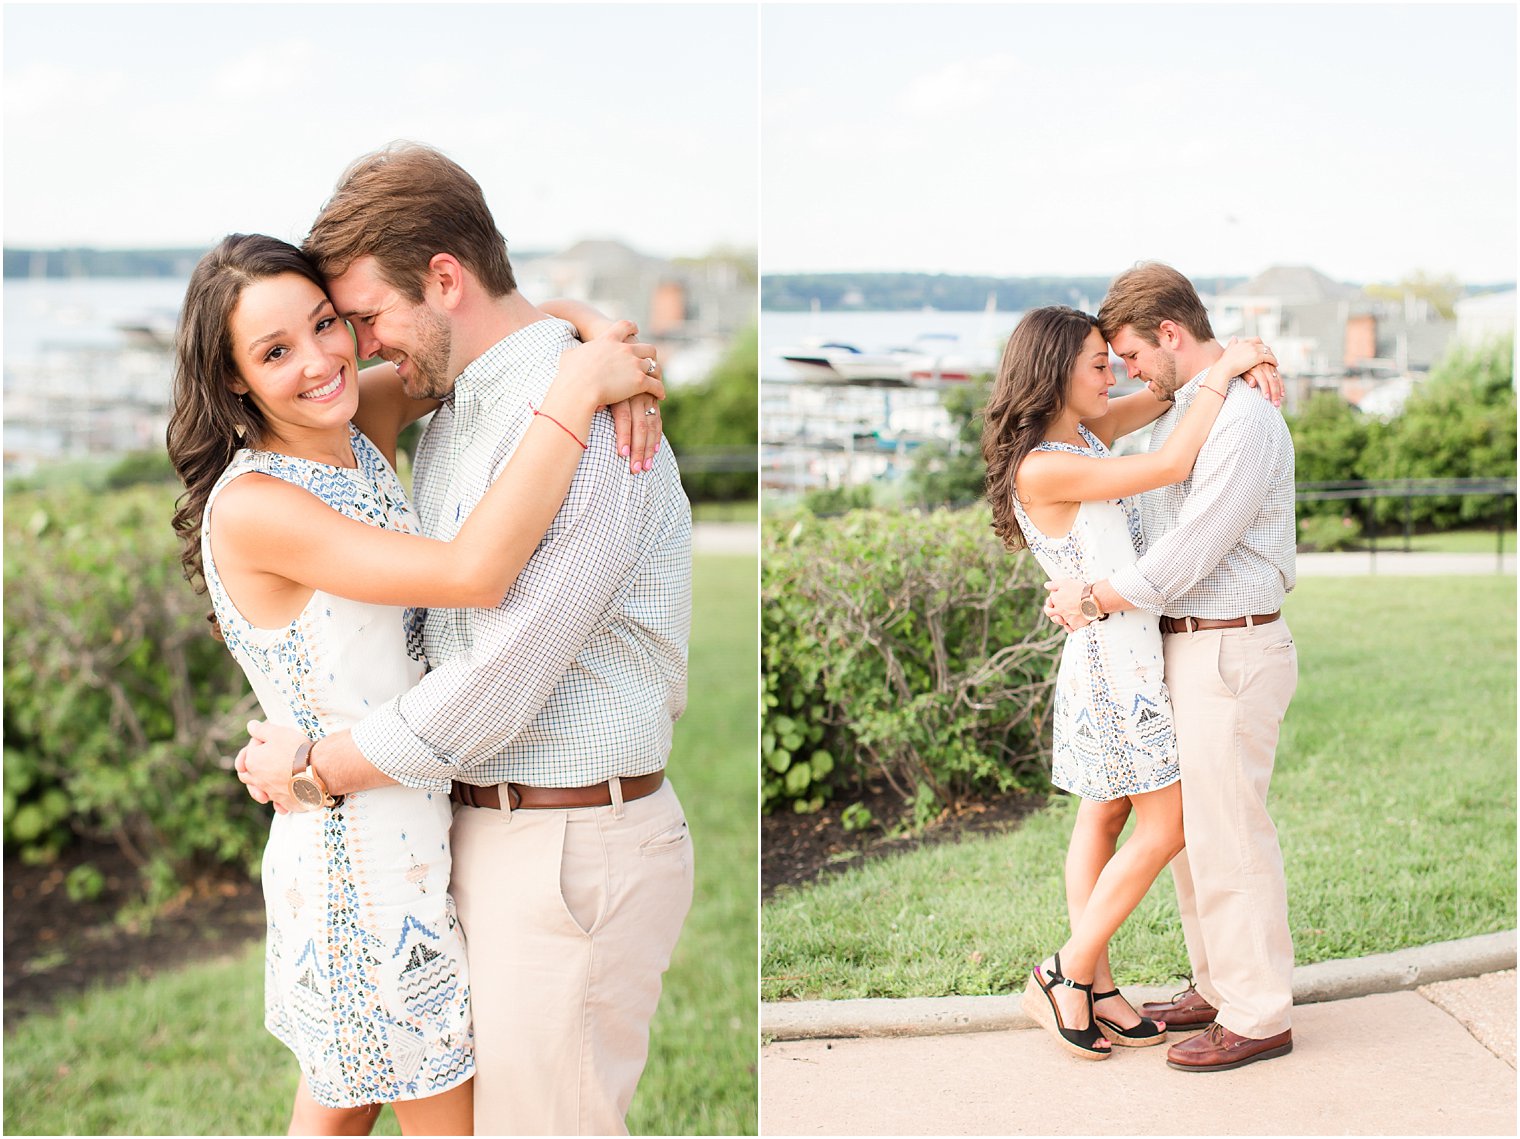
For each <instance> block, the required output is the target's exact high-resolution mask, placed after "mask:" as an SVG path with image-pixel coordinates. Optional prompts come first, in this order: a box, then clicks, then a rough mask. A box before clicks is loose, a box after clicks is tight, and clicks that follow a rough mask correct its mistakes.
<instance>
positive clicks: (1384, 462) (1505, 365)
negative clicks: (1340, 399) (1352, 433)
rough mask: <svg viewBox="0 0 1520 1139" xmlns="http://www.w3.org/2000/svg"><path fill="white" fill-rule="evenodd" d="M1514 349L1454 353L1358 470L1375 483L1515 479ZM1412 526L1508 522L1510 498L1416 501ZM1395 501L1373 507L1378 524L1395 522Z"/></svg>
mask: <svg viewBox="0 0 1520 1139" xmlns="http://www.w3.org/2000/svg"><path fill="white" fill-rule="evenodd" d="M1514 383H1515V371H1514V342H1513V340H1510V339H1506V340H1503V341H1500V342H1499V343H1497V344H1490V345H1487V346H1484V347H1481V348H1464V347H1461V346H1458V347H1457V348H1455V349H1453V350H1452V351H1451V352H1450V353H1448V354H1447V356H1446V358H1445V359H1443V360H1442V361H1441V363H1440V364H1438V365H1437V366H1436V367H1435V368H1434V369H1433V370H1432V371H1431V373H1430V378H1429V379H1427V380H1426V381H1425V382H1424V383H1423V384H1421V385H1420V386H1418V387H1417V388H1415V390H1414V392H1413V394H1412V395H1410V397H1409V401H1408V403H1406V404H1405V405H1404V410H1403V412H1402V413H1401V414H1400V415H1399V416H1398V418H1396V419H1394V420H1392V421H1391V422H1390V423H1389V424H1388V427H1387V430H1386V431H1384V432H1381V433H1379V434H1377V435H1375V436H1374V437H1373V438H1372V439H1370V440H1369V443H1368V447H1367V451H1366V454H1365V457H1364V458H1363V460H1362V466H1363V468H1364V469H1365V470H1366V472H1367V473H1366V477H1367V478H1373V479H1404V478H1415V479H1420V478H1506V477H1507V478H1513V477H1514V475H1515V386H1514ZM1409 509H1410V517H1411V519H1412V521H1413V522H1414V523H1415V524H1417V525H1418V524H1426V525H1429V526H1433V527H1435V528H1437V529H1448V528H1450V527H1453V526H1459V525H1473V524H1477V523H1484V522H1492V521H1497V520H1498V519H1499V518H1500V517H1505V518H1508V517H1512V516H1513V514H1514V509H1515V503H1514V499H1512V498H1501V497H1499V496H1496V495H1465V496H1462V497H1457V496H1450V497H1430V498H1416V499H1415V500H1414V501H1413V503H1411V504H1410V507H1409ZM1404 510H1405V506H1404V503H1403V502H1402V501H1401V500H1399V499H1382V500H1380V501H1379V502H1378V504H1377V516H1378V518H1379V519H1380V520H1389V519H1401V518H1402V517H1403V516H1404Z"/></svg>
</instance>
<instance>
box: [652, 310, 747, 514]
mask: <svg viewBox="0 0 1520 1139" xmlns="http://www.w3.org/2000/svg"><path fill="white" fill-rule="evenodd" d="M662 411H663V413H664V424H665V434H666V435H667V436H668V437H669V438H670V440H671V441H672V442H673V443H674V444H675V448H676V455H677V457H679V458H680V459H681V482H682V483H683V484H684V486H685V488H686V495H687V497H688V498H690V499H691V500H692V501H693V502H732V501H734V500H736V499H753V498H754V497H755V493H756V489H757V487H758V486H759V479H758V477H757V474H756V470H757V468H756V463H757V462H758V453H757V451H756V449H757V448H758V446H759V440H760V423H759V414H760V333H759V329H758V328H757V327H756V326H754V325H751V326H750V327H749V328H748V329H747V330H746V331H745V332H744V333H743V334H741V335H740V336H739V337H738V338H737V339H735V341H734V343H733V345H732V346H731V347H730V348H729V350H728V352H727V354H725V355H724V357H723V359H722V360H720V361H719V362H718V365H717V366H716V367H715V368H714V369H713V370H712V373H711V374H710V375H709V376H708V377H707V379H705V380H703V381H702V382H701V383H700V384H693V385H690V386H684V387H673V388H671V389H670V390H669V392H668V394H667V396H666V399H665V405H664V407H663V408H662ZM704 450H706V451H709V452H734V451H737V452H744V451H748V452H750V453H751V454H752V455H754V456H755V457H754V458H753V459H750V458H748V457H746V461H745V463H744V464H743V466H742V468H741V469H726V468H725V465H724V464H722V463H719V464H717V465H714V466H711V468H710V469H701V468H702V467H703V466H704V463H703V460H704V458H706V457H708V456H704V455H703V453H702V452H703V451H704ZM719 457H721V456H719Z"/></svg>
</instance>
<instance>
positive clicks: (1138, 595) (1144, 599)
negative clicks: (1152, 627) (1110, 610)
mask: <svg viewBox="0 0 1520 1139" xmlns="http://www.w3.org/2000/svg"><path fill="white" fill-rule="evenodd" d="M1108 584H1109V588H1111V589H1112V590H1113V591H1114V592H1115V593H1117V594H1118V595H1119V596H1120V597H1122V598H1124V600H1126V601H1128V602H1129V603H1130V604H1131V605H1133V606H1134V607H1135V608H1136V609H1143V610H1144V611H1145V612H1147V613H1154V614H1155V615H1156V616H1157V617H1160V616H1162V615H1163V614H1164V612H1165V610H1166V601H1167V599H1166V598H1165V597H1162V596H1161V594H1159V593H1157V592H1156V589H1155V587H1154V586H1153V585H1151V583H1150V582H1148V581H1146V580H1145V575H1144V574H1142V573H1141V572H1140V567H1139V566H1138V565H1132V566H1125V567H1124V568H1123V569H1122V570H1120V571H1119V572H1118V573H1115V574H1112V575H1111V576H1110V577H1109V579H1108Z"/></svg>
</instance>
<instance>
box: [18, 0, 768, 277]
mask: <svg viewBox="0 0 1520 1139" xmlns="http://www.w3.org/2000/svg"><path fill="white" fill-rule="evenodd" d="M4 21H5V56H4V58H5V243H6V244H7V245H23V246H25V245H97V246H104V247H130V246H157V245H172V246H198V245H209V244H210V243H212V242H213V241H215V240H216V239H217V238H219V237H220V236H222V235H223V234H224V233H227V232H229V231H234V230H244V231H260V232H266V233H271V234H275V235H276V236H280V237H284V238H288V239H292V240H296V239H299V238H300V237H301V236H303V235H304V234H305V232H306V227H307V226H308V225H309V224H310V222H311V220H312V219H313V218H314V217H315V216H316V213H317V210H318V208H319V207H320V206H321V204H322V202H323V201H324V200H325V199H326V197H327V195H328V193H329V192H330V191H331V190H332V187H333V185H334V183H335V182H336V181H337V178H338V175H339V174H340V173H341V172H342V170H343V168H344V167H345V166H346V165H347V164H348V162H349V161H350V160H351V159H353V158H355V157H357V156H358V155H360V154H362V153H364V152H366V151H369V150H372V149H375V148H376V147H379V146H382V145H384V144H385V143H387V142H389V141H391V140H392V139H395V138H410V139H415V140H418V141H422V142H428V143H431V144H433V145H435V146H437V147H439V148H440V149H442V150H443V151H444V152H445V153H447V154H448V155H449V156H450V157H452V158H453V159H455V160H456V161H457V162H459V163H460V164H461V165H462V166H464V167H465V169H467V170H469V171H470V172H471V173H472V174H473V175H474V176H475V177H476V179H477V180H478V181H479V182H480V183H481V185H482V187H483V188H484V189H485V192H486V199H487V201H488V203H489V204H490V205H491V207H492V210H493V212H494V213H495V215H496V218H497V222H498V224H499V225H500V226H501V228H502V231H503V232H504V233H505V234H506V236H507V240H508V242H509V243H510V244H512V245H513V246H514V247H516V248H518V249H523V250H540V249H552V248H557V247H561V246H563V245H565V244H568V243H570V242H572V241H574V240H576V239H578V238H581V237H604V236H606V237H617V238H621V239H622V240H624V241H626V242H628V243H629V244H632V245H633V246H635V247H636V248H639V249H641V250H643V251H644V252H648V253H655V254H665V255H675V254H691V253H701V252H704V251H706V250H708V249H710V248H712V247H713V246H714V245H716V244H719V243H726V244H730V245H742V246H748V247H753V246H754V245H755V243H756V239H757V223H756V217H757V208H758V187H757V177H756V173H757V170H758V158H757V150H756V120H757V102H758V100H757V93H756V80H757V72H758V60H757V58H756V51H755V43H756V28H757V13H756V10H755V9H754V8H752V7H742V6H741V7H733V6H722V5H702V6H679V5H635V6H625V5H537V4H531V5H505V4H490V5H443V4H436V5H414V4H402V5H384V4H362V5H336V6H329V5H320V6H306V5H300V4H295V5H214V4H182V5H137V4H121V5H88V6H80V5H64V4H52V5H28V4H11V3H7V4H6V5H5V11H4Z"/></svg>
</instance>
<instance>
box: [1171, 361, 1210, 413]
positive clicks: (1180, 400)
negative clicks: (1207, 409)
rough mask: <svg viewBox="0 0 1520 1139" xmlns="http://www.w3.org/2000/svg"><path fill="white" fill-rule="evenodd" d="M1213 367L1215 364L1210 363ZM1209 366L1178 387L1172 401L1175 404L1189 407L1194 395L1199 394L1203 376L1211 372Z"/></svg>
mask: <svg viewBox="0 0 1520 1139" xmlns="http://www.w3.org/2000/svg"><path fill="white" fill-rule="evenodd" d="M1212 367H1213V365H1212V364H1210V365H1209V368H1212ZM1209 368H1205V369H1204V370H1203V371H1201V372H1199V373H1198V374H1197V375H1196V376H1194V377H1193V378H1192V379H1191V380H1189V381H1188V382H1187V383H1185V384H1183V385H1182V386H1181V387H1180V388H1178V389H1177V392H1176V394H1175V395H1174V396H1173V397H1172V403H1173V405H1174V406H1176V407H1177V408H1179V409H1181V408H1184V407H1187V406H1188V405H1189V404H1191V403H1192V402H1193V397H1194V396H1196V395H1197V394H1198V385H1200V384H1201V383H1203V377H1204V376H1206V375H1208V374H1209Z"/></svg>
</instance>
